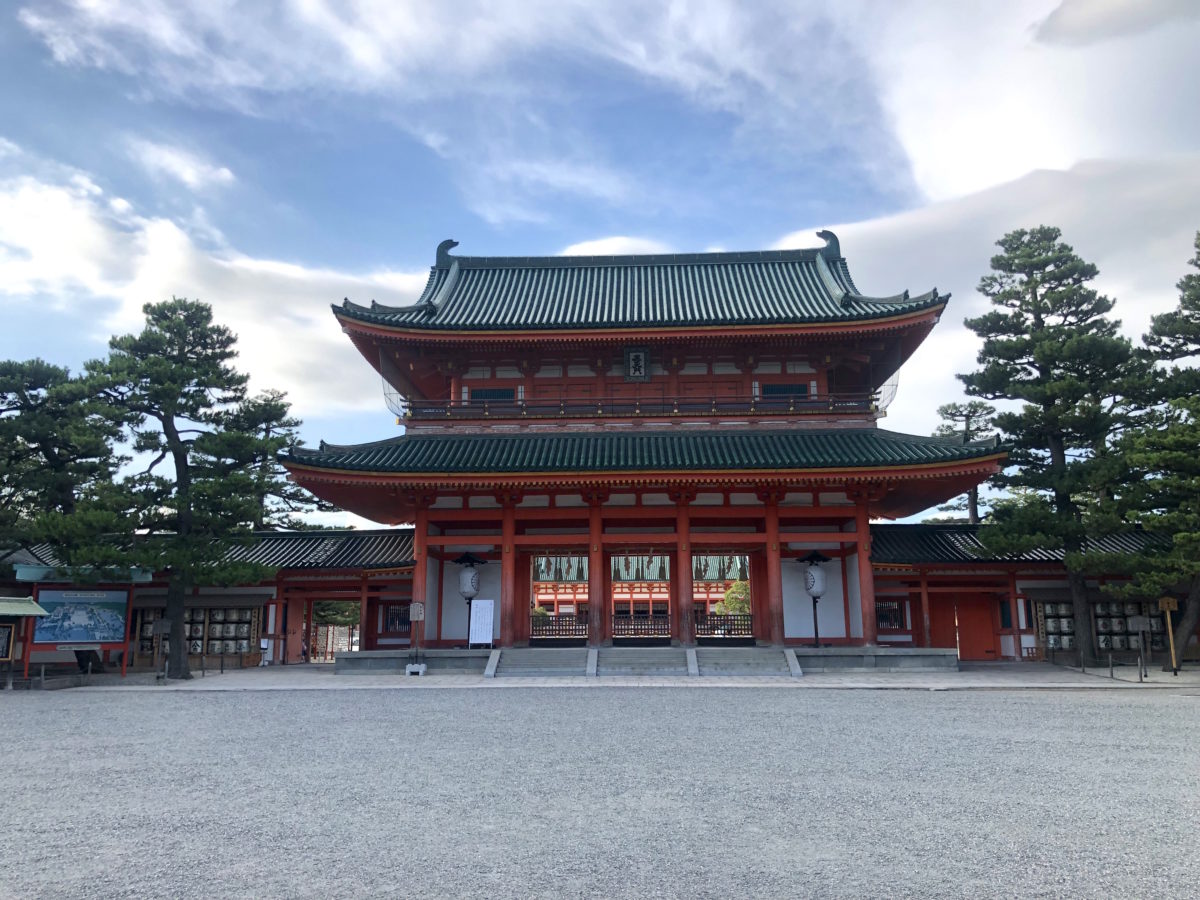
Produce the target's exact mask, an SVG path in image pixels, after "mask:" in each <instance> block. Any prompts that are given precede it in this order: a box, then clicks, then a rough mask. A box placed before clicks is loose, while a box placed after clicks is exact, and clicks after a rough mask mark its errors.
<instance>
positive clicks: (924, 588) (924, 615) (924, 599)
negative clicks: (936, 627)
mask: <svg viewBox="0 0 1200 900" xmlns="http://www.w3.org/2000/svg"><path fill="white" fill-rule="evenodd" d="M921 635H922V640H923V641H924V643H923V644H921V646H922V647H932V646H933V632H932V626H931V625H930V621H929V573H927V572H926V571H925V570H924V569H922V570H921Z"/></svg>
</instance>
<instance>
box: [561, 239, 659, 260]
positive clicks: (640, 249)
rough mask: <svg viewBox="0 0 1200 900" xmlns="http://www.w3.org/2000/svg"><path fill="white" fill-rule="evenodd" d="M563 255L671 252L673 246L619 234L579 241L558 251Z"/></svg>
mask: <svg viewBox="0 0 1200 900" xmlns="http://www.w3.org/2000/svg"><path fill="white" fill-rule="evenodd" d="M558 252H559V254H560V255H562V256H629V255H632V254H635V253H670V252H672V251H671V248H670V246H668V245H667V244H664V243H663V242H662V241H656V240H654V239H653V238H642V237H631V236H628V235H623V234H617V235H613V236H612V237H602V238H595V239H593V240H590V241H579V242H578V243H576V244H571V245H570V246H567V247H563V248H562V250H560V251H558Z"/></svg>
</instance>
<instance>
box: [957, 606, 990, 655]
mask: <svg viewBox="0 0 1200 900" xmlns="http://www.w3.org/2000/svg"><path fill="white" fill-rule="evenodd" d="M955 607H956V610H957V613H958V658H959V659H964V660H981V659H996V658H997V656H998V654H997V652H996V629H995V625H994V624H993V622H992V603H991V602H990V597H986V596H985V597H959V598H958V599H957V601H956V602H955Z"/></svg>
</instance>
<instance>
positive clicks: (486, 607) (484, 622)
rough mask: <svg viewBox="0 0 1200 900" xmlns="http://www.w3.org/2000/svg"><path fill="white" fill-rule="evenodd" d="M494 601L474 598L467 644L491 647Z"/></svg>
mask: <svg viewBox="0 0 1200 900" xmlns="http://www.w3.org/2000/svg"><path fill="white" fill-rule="evenodd" d="M495 610H496V601H494V600H480V599H479V598H478V597H476V598H475V599H474V600H472V601H471V626H470V629H469V630H468V632H467V642H468V643H469V644H470V645H471V646H474V645H475V644H487V645H488V646H489V647H490V646H491V645H492V616H493V615H494V614H495Z"/></svg>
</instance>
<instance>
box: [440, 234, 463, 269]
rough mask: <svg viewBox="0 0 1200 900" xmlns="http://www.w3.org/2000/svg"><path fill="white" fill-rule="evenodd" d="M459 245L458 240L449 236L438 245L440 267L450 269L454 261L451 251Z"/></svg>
mask: <svg viewBox="0 0 1200 900" xmlns="http://www.w3.org/2000/svg"><path fill="white" fill-rule="evenodd" d="M457 246H458V241H456V240H454V239H453V238H447V239H446V240H444V241H442V242H441V243H440V244H438V245H437V267H438V268H439V269H448V268H450V265H451V264H452V263H453V262H454V259H453V258H452V257H451V256H450V251H451V250H453V249H454V248H455V247H457Z"/></svg>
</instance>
